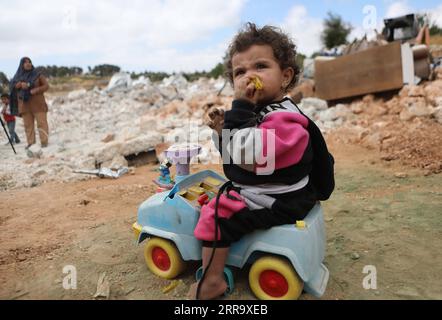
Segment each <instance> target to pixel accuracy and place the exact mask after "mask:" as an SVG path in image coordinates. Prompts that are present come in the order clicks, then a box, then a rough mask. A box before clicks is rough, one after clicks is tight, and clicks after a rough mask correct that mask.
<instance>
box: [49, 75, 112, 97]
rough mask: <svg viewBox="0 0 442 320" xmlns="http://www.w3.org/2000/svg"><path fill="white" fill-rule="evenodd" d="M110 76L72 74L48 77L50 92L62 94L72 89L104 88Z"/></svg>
mask: <svg viewBox="0 0 442 320" xmlns="http://www.w3.org/2000/svg"><path fill="white" fill-rule="evenodd" d="M109 80H110V77H95V76H73V77H64V78H53V79H49V86H50V88H49V93H50V94H55V95H56V94H64V93H67V92H70V91H73V90H79V89H86V90H91V89H93V88H94V87H95V86H97V87H99V88H104V87H106V86H107V84H108V83H109Z"/></svg>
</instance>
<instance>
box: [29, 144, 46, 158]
mask: <svg viewBox="0 0 442 320" xmlns="http://www.w3.org/2000/svg"><path fill="white" fill-rule="evenodd" d="M26 154H27V155H28V157H29V158H41V156H42V155H43V151H42V150H41V148H40V147H39V146H38V145H37V144H33V145H32V146H30V147H29V148H28V150H27V151H26Z"/></svg>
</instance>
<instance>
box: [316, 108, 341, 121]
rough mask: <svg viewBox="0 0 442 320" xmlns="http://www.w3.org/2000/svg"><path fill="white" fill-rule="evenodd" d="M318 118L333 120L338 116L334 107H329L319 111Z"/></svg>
mask: <svg viewBox="0 0 442 320" xmlns="http://www.w3.org/2000/svg"><path fill="white" fill-rule="evenodd" d="M318 116H319V120H321V121H324V122H325V121H334V120H336V119H338V118H339V115H338V113H337V112H336V109H335V108H329V109H327V110H325V111H322V112H320V113H319V115H318Z"/></svg>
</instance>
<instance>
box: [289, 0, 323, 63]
mask: <svg viewBox="0 0 442 320" xmlns="http://www.w3.org/2000/svg"><path fill="white" fill-rule="evenodd" d="M282 28H283V29H284V30H285V31H287V32H288V33H290V34H291V35H292V37H293V38H294V39H295V42H296V45H297V47H298V52H300V53H303V54H306V55H307V56H310V55H311V54H312V53H314V52H315V51H318V50H320V49H321V47H322V45H321V39H320V37H321V32H322V30H323V23H322V19H316V18H313V17H310V16H308V12H307V9H306V8H305V7H304V6H302V5H295V6H294V7H292V8H291V9H290V11H289V13H288V15H287V17H286V18H285V20H284V22H283V24H282Z"/></svg>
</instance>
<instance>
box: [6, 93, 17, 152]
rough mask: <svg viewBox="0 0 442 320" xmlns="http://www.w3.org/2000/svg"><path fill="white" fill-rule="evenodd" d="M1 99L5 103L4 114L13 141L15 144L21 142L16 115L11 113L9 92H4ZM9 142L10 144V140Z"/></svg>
mask: <svg viewBox="0 0 442 320" xmlns="http://www.w3.org/2000/svg"><path fill="white" fill-rule="evenodd" d="M1 100H2V103H3V108H2V114H3V118H4V119H5V121H6V124H7V126H8V131H9V136H10V137H11V142H12V143H13V144H17V143H20V139H19V138H18V136H17V133H16V132H15V116H13V115H11V110H10V108H9V94H6V93H4V94H2V95H1ZM7 144H9V142H8V143H7Z"/></svg>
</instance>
